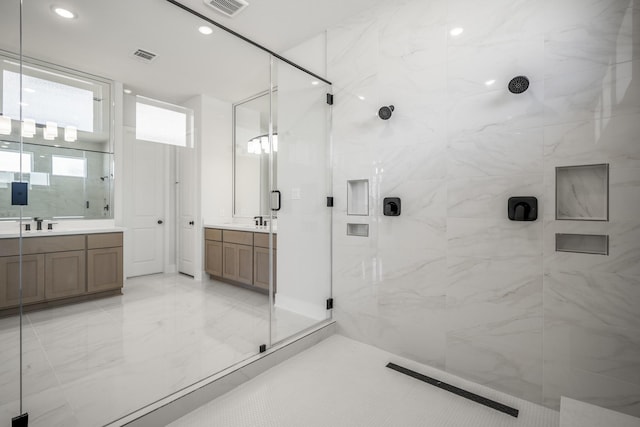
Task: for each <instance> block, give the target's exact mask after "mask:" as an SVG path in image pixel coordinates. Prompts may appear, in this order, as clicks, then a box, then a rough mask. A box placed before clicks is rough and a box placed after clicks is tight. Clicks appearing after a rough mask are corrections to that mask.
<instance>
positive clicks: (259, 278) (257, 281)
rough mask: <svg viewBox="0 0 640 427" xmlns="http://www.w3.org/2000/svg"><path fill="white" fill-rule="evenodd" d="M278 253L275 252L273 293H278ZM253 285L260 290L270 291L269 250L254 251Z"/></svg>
mask: <svg viewBox="0 0 640 427" xmlns="http://www.w3.org/2000/svg"><path fill="white" fill-rule="evenodd" d="M277 256H278V251H275V250H274V251H273V291H274V292H275V291H276V277H278V276H277V275H276V265H277V263H276V258H277ZM253 284H254V285H255V286H257V287H258V288H262V289H269V249H267V248H254V249H253Z"/></svg>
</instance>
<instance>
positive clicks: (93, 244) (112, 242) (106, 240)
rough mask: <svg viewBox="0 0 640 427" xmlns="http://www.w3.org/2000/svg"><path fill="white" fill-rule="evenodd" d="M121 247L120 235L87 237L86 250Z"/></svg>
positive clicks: (92, 235) (109, 234)
mask: <svg viewBox="0 0 640 427" xmlns="http://www.w3.org/2000/svg"><path fill="white" fill-rule="evenodd" d="M120 246H122V233H99V234H89V235H87V249H100V248H117V247H120Z"/></svg>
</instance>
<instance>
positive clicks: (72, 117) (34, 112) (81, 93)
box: [2, 70, 94, 132]
mask: <svg viewBox="0 0 640 427" xmlns="http://www.w3.org/2000/svg"><path fill="white" fill-rule="evenodd" d="M51 74H52V77H51V79H41V78H38V77H33V76H30V75H28V74H23V76H22V87H23V88H24V89H23V91H22V106H23V113H22V114H23V116H24V117H28V118H31V119H34V120H35V121H36V123H39V124H44V123H46V122H47V121H51V122H56V123H58V125H59V126H75V127H77V128H78V130H82V131H87V132H93V124H94V121H93V102H94V100H93V98H94V94H93V91H91V90H86V89H82V88H79V87H75V86H70V85H67V84H63V83H59V82H56V81H54V80H53V79H54V78H57V79H62V78H65V76H62V75H58V74H55V73H51ZM2 75H3V77H2V78H3V87H4V95H3V97H2V111H4V114H5V115H7V116H9V117H14V118H17V117H20V74H19V73H15V72H13V71H9V70H3V73H2ZM81 83H82V84H85V85H86V84H90V83H85V82H80V81H79V82H78V84H81Z"/></svg>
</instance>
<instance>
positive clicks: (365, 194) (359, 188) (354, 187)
mask: <svg viewBox="0 0 640 427" xmlns="http://www.w3.org/2000/svg"><path fill="white" fill-rule="evenodd" d="M347 215H363V216H367V215H369V180H368V179H354V180H350V181H347Z"/></svg>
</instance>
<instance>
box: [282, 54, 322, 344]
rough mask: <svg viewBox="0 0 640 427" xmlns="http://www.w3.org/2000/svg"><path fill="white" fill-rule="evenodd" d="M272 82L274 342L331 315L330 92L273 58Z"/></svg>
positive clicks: (317, 82)
mask: <svg viewBox="0 0 640 427" xmlns="http://www.w3.org/2000/svg"><path fill="white" fill-rule="evenodd" d="M272 82H273V87H277V91H278V92H277V93H278V97H277V103H273V107H272V108H273V111H274V112H275V111H277V113H276V114H275V115H274V116H273V117H272V152H273V155H274V157H275V155H277V159H278V162H277V168H275V167H274V168H273V177H274V180H273V187H272V189H273V191H275V192H276V193H275V196H274V200H273V201H272V203H273V204H275V207H276V208H277V209H279V210H277V217H278V220H277V228H275V229H274V230H273V235H274V236H273V244H272V249H273V259H274V270H275V274H273V280H272V291H273V292H274V307H273V314H272V327H271V331H272V332H271V339H272V341H273V342H278V341H280V340H282V339H285V338H287V337H289V336H291V335H293V334H295V333H298V332H300V331H302V330H304V329H306V328H308V327H310V326H312V325H314V324H316V323H317V322H319V321H322V320H325V319H327V318H328V317H329V316H330V313H331V311H330V310H327V299H328V298H330V297H331V208H330V207H327V197H328V196H330V195H331V163H330V144H329V118H330V106H329V105H328V104H327V94H328V93H330V92H331V86H330V85H327V84H326V83H324V82H322V81H320V80H319V79H316V78H314V77H313V76H311V75H309V74H307V73H305V72H302V71H300V70H299V69H297V68H295V67H293V66H291V65H289V64H287V63H285V62H283V61H281V60H278V59H275V58H274V59H273V62H272ZM276 134H277V138H276ZM276 183H277V185H275V184H276ZM278 199H279V200H278ZM272 207H274V206H273V205H272Z"/></svg>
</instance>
